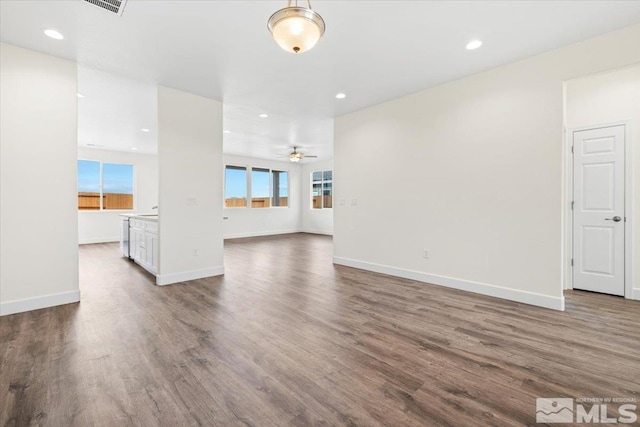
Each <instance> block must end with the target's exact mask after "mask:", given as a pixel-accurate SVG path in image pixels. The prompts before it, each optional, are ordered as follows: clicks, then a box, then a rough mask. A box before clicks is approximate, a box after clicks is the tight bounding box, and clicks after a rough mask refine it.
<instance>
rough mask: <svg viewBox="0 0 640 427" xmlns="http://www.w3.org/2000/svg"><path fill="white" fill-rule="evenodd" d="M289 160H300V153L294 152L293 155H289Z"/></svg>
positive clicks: (295, 161)
mask: <svg viewBox="0 0 640 427" xmlns="http://www.w3.org/2000/svg"><path fill="white" fill-rule="evenodd" d="M289 160H291V161H292V162H293V163H298V162H299V161H300V155H299V154H292V155H291V157H289Z"/></svg>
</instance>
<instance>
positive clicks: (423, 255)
mask: <svg viewBox="0 0 640 427" xmlns="http://www.w3.org/2000/svg"><path fill="white" fill-rule="evenodd" d="M422 257H423V258H426V259H429V251H428V250H427V249H425V250H424V251H423V252H422Z"/></svg>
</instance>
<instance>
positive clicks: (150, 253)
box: [146, 232, 158, 273]
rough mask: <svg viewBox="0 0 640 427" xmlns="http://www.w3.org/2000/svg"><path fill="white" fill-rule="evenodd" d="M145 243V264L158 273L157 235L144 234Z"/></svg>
mask: <svg viewBox="0 0 640 427" xmlns="http://www.w3.org/2000/svg"><path fill="white" fill-rule="evenodd" d="M146 241H147V264H148V265H149V267H150V268H151V270H153V271H152V272H153V273H157V272H158V235H157V234H155V233H149V232H147V233H146Z"/></svg>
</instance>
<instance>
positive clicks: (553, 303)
mask: <svg viewBox="0 0 640 427" xmlns="http://www.w3.org/2000/svg"><path fill="white" fill-rule="evenodd" d="M333 263H334V264H338V265H344V266H347V267H353V268H359V269H361V270H367V271H373V272H376V273H382V274H388V275H390V276H396V277H402V278H404V279H411V280H416V281H418V282H425V283H430V284H433V285H439V286H445V287H448V288H454V289H460V290H463V291H467V292H474V293H477V294H482V295H488V296H492V297H497V298H503V299H507V300H510V301H517V302H521V303H525V304H530V305H535V306H538V307H544V308H551V309H553V310H560V311H564V297H552V296H548V295H542V294H537V293H533V292H526V291H521V290H518V289H511V288H504V287H501V286H495V285H490V284H487V283H480V282H472V281H469V280H462V279H455V278H453V277H446V276H438V275H435V274H427V273H421V272H419V271H414V270H406V269H403V268H396V267H390V266H387V265H381V264H374V263H369V262H364V261H358V260H354V259H349V258H341V257H333Z"/></svg>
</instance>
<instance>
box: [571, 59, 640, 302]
mask: <svg viewBox="0 0 640 427" xmlns="http://www.w3.org/2000/svg"><path fill="white" fill-rule="evenodd" d="M564 95H565V98H564V100H565V111H564V112H565V117H564V119H565V150H566V151H565V153H566V164H565V170H566V176H565V180H566V184H567V185H566V187H565V201H566V204H565V206H566V211H565V212H566V215H565V230H566V232H565V251H564V264H563V265H564V267H565V274H564V277H563V281H564V289H575V290H585V291H591V292H598V293H602V294H609V295H617V296H622V297H625V298H630V299H633V298H634V297H635V298H638V297H640V284H635V283H634V275H633V271H634V264H633V263H634V262H636V263H637V260H634V258H633V256H632V253H633V252H634V251H635V250H638V249H639V248H637V247H635V248H634V245H636V246H637V245H638V242H639V241H640V239H639V238H638V236H637V232H636V231H634V227H633V224H634V219H635V217H634V215H637V214H638V213H640V211H639V210H638V209H635V210H634V203H635V204H637V203H638V202H639V200H634V197H633V187H634V185H637V183H635V182H634V176H633V173H632V171H633V169H634V167H638V166H637V165H640V156H638V154H640V153H633V152H632V146H633V145H636V144H635V143H634V140H633V138H634V137H636V136H635V135H634V133H633V132H632V129H633V128H637V126H638V125H640V101H638V100H639V99H640V66H635V67H628V68H625V69H622V70H616V71H611V72H607V73H602V74H597V75H593V76H587V77H581V78H579V79H575V80H570V81H567V82H565V86H564ZM636 138H637V137H636ZM636 151H637V150H636ZM634 155H635V156H636V157H635V158H634ZM635 180H636V181H637V180H638V177H636V178H635ZM636 199H637V198H636ZM634 233H635V234H634ZM634 285H635V286H634ZM636 288H639V289H636Z"/></svg>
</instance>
